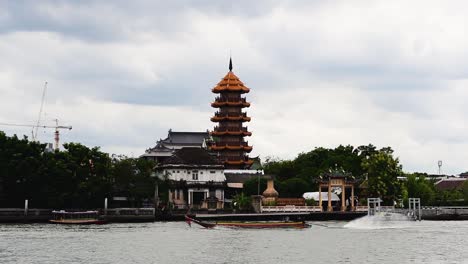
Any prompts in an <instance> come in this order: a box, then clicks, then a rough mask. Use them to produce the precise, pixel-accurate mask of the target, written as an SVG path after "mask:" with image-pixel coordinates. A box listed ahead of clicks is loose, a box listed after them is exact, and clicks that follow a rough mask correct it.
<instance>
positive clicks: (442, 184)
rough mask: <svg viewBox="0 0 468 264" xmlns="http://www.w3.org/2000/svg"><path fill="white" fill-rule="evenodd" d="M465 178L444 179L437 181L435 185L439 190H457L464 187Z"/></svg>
mask: <svg viewBox="0 0 468 264" xmlns="http://www.w3.org/2000/svg"><path fill="white" fill-rule="evenodd" d="M464 183H465V180H463V179H459V178H457V179H442V180H440V181H438V182H436V184H435V187H436V189H437V190H439V191H446V190H455V189H457V190H458V189H460V188H462V186H463V184H464Z"/></svg>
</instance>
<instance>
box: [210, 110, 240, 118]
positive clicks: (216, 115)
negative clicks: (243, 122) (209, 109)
mask: <svg viewBox="0 0 468 264" xmlns="http://www.w3.org/2000/svg"><path fill="white" fill-rule="evenodd" d="M239 116H240V117H247V113H246V112H241V113H237V112H227V113H221V112H218V111H217V112H215V117H239Z"/></svg>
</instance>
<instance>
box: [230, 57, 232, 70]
mask: <svg viewBox="0 0 468 264" xmlns="http://www.w3.org/2000/svg"><path fill="white" fill-rule="evenodd" d="M229 71H232V59H231V57H229Z"/></svg>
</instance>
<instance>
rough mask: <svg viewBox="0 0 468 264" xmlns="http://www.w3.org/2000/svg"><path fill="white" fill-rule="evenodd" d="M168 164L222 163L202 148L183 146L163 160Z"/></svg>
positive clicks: (164, 163)
mask: <svg viewBox="0 0 468 264" xmlns="http://www.w3.org/2000/svg"><path fill="white" fill-rule="evenodd" d="M168 164H189V165H221V164H220V163H219V162H218V161H217V160H216V159H215V158H214V157H213V156H212V155H210V153H209V152H208V151H207V150H205V149H202V148H181V149H179V150H176V151H175V152H174V154H173V155H172V156H171V157H170V158H168V159H166V160H165V161H164V162H163V165H168Z"/></svg>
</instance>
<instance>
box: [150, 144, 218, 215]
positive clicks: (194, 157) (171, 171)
mask: <svg viewBox="0 0 468 264" xmlns="http://www.w3.org/2000/svg"><path fill="white" fill-rule="evenodd" d="M156 172H157V176H158V177H159V178H160V179H167V180H168V181H169V184H170V188H169V197H168V198H169V199H168V200H169V202H170V203H171V204H172V205H173V206H174V208H176V209H185V208H195V209H221V208H223V207H224V189H225V182H226V178H225V176H224V166H223V164H220V163H219V162H218V161H217V160H216V159H215V158H214V157H213V156H212V155H210V153H208V151H207V150H205V149H202V148H194V147H192V148H182V149H179V150H176V151H175V152H174V153H173V155H172V156H171V157H169V158H168V159H165V160H164V161H163V162H162V163H161V164H159V165H158V166H157V167H156Z"/></svg>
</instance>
